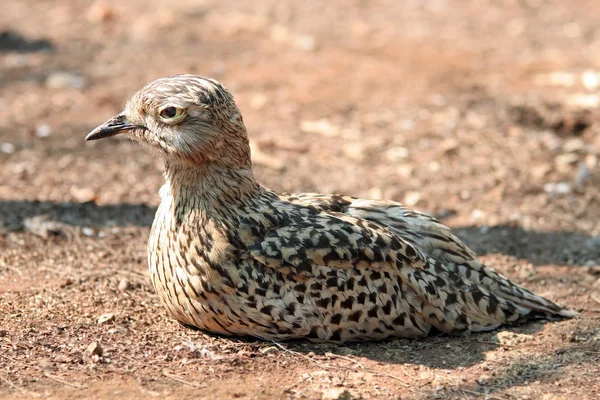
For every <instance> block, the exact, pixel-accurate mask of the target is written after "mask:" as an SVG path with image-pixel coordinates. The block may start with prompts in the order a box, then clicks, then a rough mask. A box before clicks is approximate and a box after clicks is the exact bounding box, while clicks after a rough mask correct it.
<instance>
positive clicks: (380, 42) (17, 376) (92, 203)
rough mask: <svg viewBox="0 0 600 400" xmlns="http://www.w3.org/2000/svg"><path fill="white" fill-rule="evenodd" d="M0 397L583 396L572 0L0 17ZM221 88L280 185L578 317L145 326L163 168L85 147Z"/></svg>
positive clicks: (141, 157) (595, 299)
mask: <svg viewBox="0 0 600 400" xmlns="http://www.w3.org/2000/svg"><path fill="white" fill-rule="evenodd" d="M5 3H6V4H3V5H2V12H1V13H0V397H2V398H7V399H10V398H34V397H42V398H58V399H61V400H66V399H72V398H73V399H74V398H99V399H104V398H111V399H112V398H149V397H157V398H194V399H203V398H209V399H221V398H223V399H229V398H240V399H252V398H257V399H268V398H307V399H313V398H317V399H319V398H323V399H338V398H339V399H359V398H364V399H377V398H382V399H384V398H403V399H429V398H440V399H464V398H489V399H514V398H517V399H566V398H575V397H576V398H578V399H596V398H600V379H599V376H600V319H599V317H600V267H599V264H600V222H599V221H600V198H599V197H600V185H599V184H600V168H599V166H598V156H599V153H600V134H599V132H600V113H599V112H598V105H599V103H600V56H599V54H600V52H599V51H598V50H599V49H600V24H598V12H597V11H598V5H597V1H595V0H581V1H577V2H564V1H558V0H551V1H545V2H542V1H539V0H503V1H490V0H485V1H484V0H466V1H459V0H436V1H414V0H412V1H403V2H396V1H383V0H382V1H369V2H367V1H360V0H355V1H347V2H343V3H338V2H329V1H326V0H320V1H307V2H279V1H273V0H257V1H254V2H248V3H244V4H239V2H235V1H233V0H225V1H215V0H205V1H202V2H198V1H192V0H182V1H178V2H164V1H156V0H144V1H142V0H132V1H129V2H118V1H116V0H115V1H110V0H106V1H100V2H92V1H89V0H85V1H84V0H69V1H66V0H62V1H52V2H50V1H36V0H20V1H11V2H5ZM174 73H198V74H202V75H207V76H211V77H214V78H217V79H219V80H221V81H222V82H223V83H224V84H225V85H226V86H227V87H229V88H230V89H231V91H232V92H233V93H234V94H235V96H236V98H237V100H238V103H239V105H240V108H241V109H242V111H243V113H244V118H245V121H246V125H247V126H248V129H249V131H250V135H251V140H252V143H253V148H254V153H253V155H254V160H255V164H256V168H255V172H256V175H257V177H258V178H259V179H260V181H261V182H263V183H264V184H265V185H267V186H269V187H271V188H273V189H276V190H280V191H289V192H300V191H318V192H338V193H344V194H350V195H354V196H358V197H367V198H373V197H380V198H388V199H393V200H397V201H401V202H405V203H407V204H409V205H411V206H413V207H415V208H417V209H419V210H423V211H426V212H429V213H431V214H433V215H436V216H438V217H439V218H441V219H442V220H443V221H444V222H445V223H447V224H448V225H450V226H451V227H453V228H454V229H455V230H456V232H457V234H458V235H459V236H460V237H461V238H463V239H464V240H465V241H466V242H467V243H468V244H469V245H470V246H472V247H473V249H474V250H476V251H477V252H478V254H480V255H481V258H482V260H484V262H485V263H486V264H488V265H491V266H493V267H495V268H496V269H497V270H499V271H500V272H502V273H503V274H505V275H507V276H508V277H510V278H511V279H513V280H515V281H516V282H519V283H522V284H524V285H525V286H527V287H529V288H531V289H533V290H534V291H536V292H538V293H540V294H542V295H544V296H547V297H548V298H551V299H553V300H555V301H557V302H560V303H562V304H565V305H567V306H569V307H571V308H574V309H577V310H580V311H581V318H579V319H575V320H569V321H560V322H546V321H540V322H536V323H530V324H526V325H523V326H519V327H508V328H504V329H501V330H499V331H497V332H493V333H487V334H478V335H472V336H471V337H469V338H451V337H447V336H439V337H433V338H428V339H424V340H417V341H407V340H389V341H384V342H377V343H361V344H347V345H336V344H313V343H310V342H303V341H300V342H293V343H265V342H259V341H251V340H250V341H249V340H241V339H228V338H218V337H214V336H211V335H208V334H203V333H199V332H194V331H190V330H187V329H185V328H182V327H180V326H179V325H177V324H176V323H175V322H173V321H171V320H169V319H167V318H166V315H165V312H164V311H163V309H162V308H161V306H160V305H159V304H158V299H157V297H156V295H155V294H154V291H153V289H152V287H151V285H150V280H149V276H148V272H147V266H146V240H147V237H148V234H149V226H150V224H151V223H152V219H153V214H154V211H155V208H156V205H157V203H158V195H157V192H158V188H159V187H160V185H161V184H162V177H161V172H160V168H161V163H160V160H159V159H157V157H156V156H155V155H153V154H150V153H148V152H146V151H145V150H144V149H142V148H141V147H139V146H138V145H135V144H133V143H130V142H127V141H124V140H116V139H115V140H107V141H100V142H97V143H96V142H94V143H85V142H84V141H83V138H84V136H85V134H86V133H87V132H88V131H89V130H90V129H91V128H93V127H95V126H96V125H97V124H99V123H101V122H103V121H104V120H105V119H107V118H108V117H110V116H112V115H113V114H114V113H116V112H118V111H119V110H120V109H121V107H122V106H123V105H124V103H125V101H126V100H127V98H128V97H129V96H130V95H131V94H133V93H134V92H135V91H136V90H137V89H139V88H140V87H141V86H142V85H144V84H146V83H147V82H149V81H150V80H152V79H154V78H157V77H160V76H165V75H171V74H174Z"/></svg>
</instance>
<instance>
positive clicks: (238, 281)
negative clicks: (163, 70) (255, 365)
mask: <svg viewBox="0 0 600 400" xmlns="http://www.w3.org/2000/svg"><path fill="white" fill-rule="evenodd" d="M117 134H123V135H126V136H128V137H129V138H131V139H133V140H135V141H137V142H140V143H143V144H145V145H147V146H149V147H151V148H153V149H156V150H158V151H159V152H160V153H161V154H162V156H163V158H164V160H165V172H164V175H165V179H166V184H165V185H164V186H163V188H162V189H161V191H160V195H161V204H160V207H159V208H158V211H157V213H156V217H155V220H154V224H153V226H152V231H151V234H150V239H149V245H148V263H149V267H150V273H151V277H152V283H153V284H154V287H155V289H156V292H157V294H158V296H159V297H160V299H161V301H162V303H163V304H164V306H165V307H166V308H167V310H168V313H169V314H170V315H171V316H172V317H173V318H175V319H176V320H178V321H179V322H181V323H182V324H184V325H187V326H192V327H197V328H200V329H202V330H205V331H209V332H214V333H217V334H222V335H240V336H248V335H249V336H253V337H257V338H261V339H269V340H271V339H277V340H282V339H292V338H308V339H312V340H332V341H352V340H372V339H383V338H386V337H407V338H418V337H423V336H426V335H428V334H429V333H431V332H434V331H441V332H445V333H448V334H453V335H461V334H468V333H469V332H481V331H489V330H492V329H495V328H497V327H499V326H500V325H502V324H510V323H514V322H517V321H522V320H527V319H530V318H548V319H554V318H560V317H564V318H570V317H574V316H576V315H577V313H576V312H574V311H570V310H567V309H565V308H563V307H561V306H559V305H557V304H555V303H553V302H551V301H549V300H546V299H545V298H543V297H541V296H538V295H536V294H534V293H532V292H530V291H529V290H527V289H525V288H524V287H522V286H519V285H517V284H515V283H512V282H511V281H509V280H508V279H507V278H505V277H504V276H502V275H500V274H498V273H496V272H495V271H493V270H492V269H490V268H488V267H486V266H485V265H483V264H481V263H480V262H479V261H478V260H477V257H476V256H475V254H474V253H473V252H472V251H471V250H470V249H469V248H468V247H467V246H466V245H465V244H463V243H462V242H461V241H460V240H459V239H458V238H457V237H456V236H454V235H453V234H452V233H451V231H450V229H449V228H448V227H446V226H444V225H442V224H441V223H440V222H438V221H437V220H435V219H434V218H432V217H429V216H427V215H425V214H421V213H418V212H415V211H412V210H410V209H408V208H406V207H404V206H403V205H401V204H399V203H395V202H391V201H375V200H363V199H357V198H353V197H346V196H339V195H327V194H310V193H306V194H291V195H290V194H279V193H276V192H274V191H272V190H269V189H267V188H265V187H263V186H261V185H260V184H259V183H258V182H257V181H256V180H255V179H254V176H253V173H252V165H251V162H250V146H249V142H248V135H247V132H246V128H245V126H244V123H243V120H242V115H241V113H240V111H239V109H238V107H237V106H236V104H235V102H234V100H233V97H232V95H231V94H230V93H229V91H227V89H225V88H224V87H223V86H222V85H221V84H220V83H219V82H217V81H215V80H213V79H208V78H204V77H201V76H194V75H177V76H172V77H167V78H161V79H158V80H156V81H154V82H152V83H150V84H148V85H147V86H146V87H144V88H143V89H141V90H140V91H139V92H137V93H136V94H135V95H134V96H133V97H132V98H131V99H130V100H129V102H128V103H127V106H126V107H125V110H124V111H123V112H122V113H120V114H119V115H116V116H115V117H113V118H111V119H110V120H108V121H107V122H105V123H104V124H102V125H100V126H99V127H97V128H96V129H94V130H93V131H92V132H90V133H89V134H88V136H87V137H86V140H96V139H101V138H106V137H109V136H114V135H117Z"/></svg>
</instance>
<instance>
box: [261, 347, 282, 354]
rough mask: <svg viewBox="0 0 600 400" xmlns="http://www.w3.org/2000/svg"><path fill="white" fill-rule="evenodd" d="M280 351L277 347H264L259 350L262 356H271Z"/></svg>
mask: <svg viewBox="0 0 600 400" xmlns="http://www.w3.org/2000/svg"><path fill="white" fill-rule="evenodd" d="M278 351H279V349H278V348H277V347H276V346H269V347H263V348H261V349H260V350H259V352H260V353H261V354H271V353H276V352H278Z"/></svg>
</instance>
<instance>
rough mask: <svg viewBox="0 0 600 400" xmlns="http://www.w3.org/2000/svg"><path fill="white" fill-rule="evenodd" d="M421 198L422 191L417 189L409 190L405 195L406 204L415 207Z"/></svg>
mask: <svg viewBox="0 0 600 400" xmlns="http://www.w3.org/2000/svg"><path fill="white" fill-rule="evenodd" d="M420 200H421V193H419V192H416V191H408V192H406V194H405V195H404V204H406V205H407V206H409V207H413V206H415V205H417V203H418V202H419V201H420Z"/></svg>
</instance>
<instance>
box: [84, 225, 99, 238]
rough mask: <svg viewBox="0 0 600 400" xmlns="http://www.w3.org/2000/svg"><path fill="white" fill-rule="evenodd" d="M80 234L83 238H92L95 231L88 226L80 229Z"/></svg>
mask: <svg viewBox="0 0 600 400" xmlns="http://www.w3.org/2000/svg"><path fill="white" fill-rule="evenodd" d="M81 233H82V234H83V235H84V236H88V237H90V236H94V235H95V234H96V231H94V230H93V229H92V228H90V227H88V226H84V227H83V228H81Z"/></svg>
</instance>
